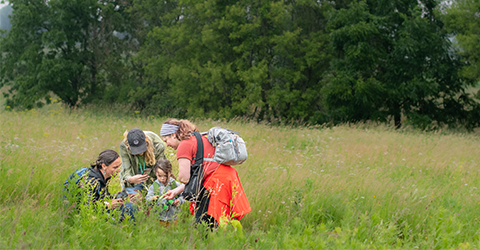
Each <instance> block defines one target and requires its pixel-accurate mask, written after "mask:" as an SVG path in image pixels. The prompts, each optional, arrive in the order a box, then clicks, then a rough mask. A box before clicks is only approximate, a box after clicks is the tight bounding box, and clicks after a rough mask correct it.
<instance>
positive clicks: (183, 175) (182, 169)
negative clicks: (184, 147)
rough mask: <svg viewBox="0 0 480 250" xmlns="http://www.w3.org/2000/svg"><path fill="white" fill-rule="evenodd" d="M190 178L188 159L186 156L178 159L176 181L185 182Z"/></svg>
mask: <svg viewBox="0 0 480 250" xmlns="http://www.w3.org/2000/svg"><path fill="white" fill-rule="evenodd" d="M189 180H190V160H189V159H187V158H180V159H178V181H179V182H181V183H184V184H187V183H188V181H189Z"/></svg>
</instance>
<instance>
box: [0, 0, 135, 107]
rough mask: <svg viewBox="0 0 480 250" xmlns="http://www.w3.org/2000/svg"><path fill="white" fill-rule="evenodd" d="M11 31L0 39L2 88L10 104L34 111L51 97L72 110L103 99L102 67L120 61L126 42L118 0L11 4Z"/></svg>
mask: <svg viewBox="0 0 480 250" xmlns="http://www.w3.org/2000/svg"><path fill="white" fill-rule="evenodd" d="M10 3H11V4H12V6H13V13H12V16H11V24H12V29H11V30H10V32H9V33H8V34H7V36H6V37H4V38H2V39H1V40H0V51H1V53H2V61H1V63H0V73H1V76H2V85H9V86H11V88H10V93H9V94H7V97H8V98H9V99H8V105H10V106H15V107H17V106H18V107H24V108H32V107H33V106H34V105H35V104H37V105H42V104H43V103H44V102H43V101H42V99H44V100H45V101H46V102H47V103H48V102H49V97H50V93H54V94H55V95H57V96H58V97H60V98H61V99H62V100H63V101H64V102H65V103H67V104H68V105H70V106H76V105H78V104H79V103H80V101H85V102H88V101H91V100H93V99H96V98H99V97H101V95H100V92H101V90H103V89H104V88H105V84H106V83H107V81H106V80H105V79H99V76H101V74H99V73H100V72H101V71H102V70H104V66H105V64H106V62H108V61H109V60H110V61H112V57H116V58H119V56H120V55H121V54H122V49H124V48H125V47H126V46H125V43H127V42H129V41H128V38H127V39H120V38H118V37H116V36H114V35H113V34H114V33H113V32H114V31H118V32H125V31H126V30H127V25H126V23H127V22H126V20H127V18H126V16H127V15H126V14H124V13H125V7H126V5H128V4H129V3H128V2H126V1H122V2H121V3H117V1H109V0H107V1H96V0H95V1H94V0H73V1H70V0H68V1H67V0H51V1H43V0H33V1H25V0H13V1H10Z"/></svg>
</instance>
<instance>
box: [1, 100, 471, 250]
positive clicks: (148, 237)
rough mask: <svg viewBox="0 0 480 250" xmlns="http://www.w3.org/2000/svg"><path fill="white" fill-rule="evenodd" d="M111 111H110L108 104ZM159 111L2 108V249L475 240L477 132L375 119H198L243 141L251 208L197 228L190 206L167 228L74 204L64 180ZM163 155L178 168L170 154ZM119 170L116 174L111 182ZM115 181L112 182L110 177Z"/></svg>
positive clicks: (460, 244)
mask: <svg viewBox="0 0 480 250" xmlns="http://www.w3.org/2000/svg"><path fill="white" fill-rule="evenodd" d="M117 114H118V113H117ZM165 120H166V118H164V117H160V118H159V117H143V116H140V115H139V114H136V113H134V112H132V114H131V115H126V116H119V115H116V114H115V111H114V110H111V111H109V110H106V111H105V110H104V111H102V112H96V111H92V109H89V110H74V111H72V110H68V111H65V109H63V108H62V106H61V105H60V104H58V103H53V104H51V105H49V106H47V107H45V108H44V109H42V110H41V111H35V110H30V111H24V112H13V111H3V112H1V113H0V179H1V180H2V181H1V182H0V221H1V227H0V248H1V247H4V248H82V249H83V248H119V249H123V248H134V249H143V248H145V249H149V248H155V249H158V248H163V247H168V248H173V249H191V248H201V249H207V248H208V249H211V248H232V249H251V248H255V249H292V248H299V249H308V248H314V249H321V248H339V249H343V248H345V249H351V248H360V249H365V248H389V249H390V248H410V249H411V248H420V249H448V248H474V247H475V248H477V247H479V245H480V238H479V229H480V216H478V215H477V214H476V212H477V210H478V208H480V199H479V198H480V196H479V192H480V190H479V189H480V180H479V178H478V177H479V171H480V168H479V166H478V162H480V156H479V154H478V153H479V149H480V144H479V138H478V135H477V134H476V133H469V134H468V133H463V134H462V133H451V132H429V133H427V132H419V131H413V130H393V129H392V128H391V127H388V126H383V125H368V124H367V125H343V126H336V127H331V128H324V127H302V126H271V125H269V124H258V123H253V122H250V121H246V120H242V119H238V120H234V121H229V122H226V121H213V120H195V121H194V123H195V124H196V125H197V126H198V127H199V129H200V130H202V131H206V130H207V129H209V128H210V127H213V126H222V127H227V128H229V129H232V130H235V131H238V132H240V133H241V134H242V137H243V138H244V139H245V141H246V142H247V148H248V151H249V158H248V160H247V161H246V162H245V163H244V164H242V165H239V166H236V169H237V171H238V173H239V176H240V179H241V181H242V185H243V187H244V189H245V192H246V194H247V197H248V199H249V201H250V204H251V207H252V212H251V213H249V214H248V215H246V216H245V217H244V219H242V221H241V222H242V224H243V229H244V233H245V237H241V236H240V235H239V233H238V232H235V230H234V229H233V228H228V229H227V230H223V229H222V230H218V231H215V232H213V233H211V234H209V236H207V237H205V235H204V233H203V232H202V230H201V229H200V228H195V227H194V226H192V217H191V216H190V215H189V214H188V211H187V210H188V209H187V208H188V207H187V206H186V205H184V206H183V211H182V214H181V217H180V219H179V223H178V225H176V226H175V227H170V228H165V227H162V226H160V225H159V224H158V222H157V221H155V220H154V219H152V217H147V216H145V215H144V214H143V213H140V214H139V218H138V220H137V223H135V224H131V223H121V224H119V223H111V222H106V221H105V220H104V219H102V218H101V217H98V215H97V214H95V213H91V214H89V213H88V212H85V211H84V212H79V213H77V212H72V211H69V207H68V206H65V205H63V204H62V202H61V200H60V193H61V188H62V187H61V184H62V183H63V181H65V179H66V178H67V176H68V175H69V174H70V173H72V172H73V171H74V170H75V169H78V168H80V167H83V166H88V165H89V163H91V162H93V161H94V160H95V159H96V157H97V156H98V153H99V152H101V151H102V150H104V149H106V148H111V149H116V150H117V149H118V146H119V143H120V141H121V140H122V138H123V136H122V135H123V132H124V131H125V130H129V129H131V128H134V127H138V128H141V129H143V130H150V131H154V132H156V133H158V132H159V129H160V126H161V124H162V123H163V122H164V121H165ZM166 154H167V157H168V158H169V159H170V160H171V161H172V163H173V165H174V169H175V171H178V165H177V162H176V160H175V152H174V151H173V150H171V149H168V150H167V152H166ZM116 180H117V181H116ZM116 180H114V181H113V182H112V185H113V186H112V189H114V190H115V189H116V190H118V189H119V186H118V179H116Z"/></svg>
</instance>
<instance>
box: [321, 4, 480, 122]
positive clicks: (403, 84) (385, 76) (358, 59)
mask: <svg viewBox="0 0 480 250" xmlns="http://www.w3.org/2000/svg"><path fill="white" fill-rule="evenodd" d="M435 7H436V1H433V0H425V1H416V0H404V1H371V2H370V1H358V2H357V1H353V2H352V3H351V4H350V5H349V7H348V8H344V9H339V10H335V11H333V12H332V17H331V20H330V22H329V25H330V26H329V28H330V30H331V33H330V37H331V42H332V47H333V49H334V51H335V52H336V53H335V54H336V56H335V59H334V60H333V62H332V68H331V72H330V76H329V77H328V78H327V79H326V84H325V87H324V89H323V91H324V94H325V96H326V99H327V103H328V104H329V111H330V113H331V114H332V117H333V119H334V120H340V121H362V120H380V121H387V120H388V119H389V118H390V117H392V116H393V117H394V121H395V125H396V126H400V124H401V119H402V116H403V117H404V118H403V119H406V120H407V121H408V122H410V123H414V124H417V125H421V126H422V127H425V126H427V125H429V124H432V122H434V121H435V122H436V123H437V124H440V125H441V124H449V125H455V124H457V123H459V122H461V123H464V124H465V123H468V124H470V125H472V126H475V124H476V123H477V122H476V118H477V114H478V112H477V111H476V110H477V104H476V103H475V102H473V101H472V100H471V99H470V98H469V97H468V96H467V94H466V93H465V87H466V86H468V84H469V83H468V82H466V81H465V79H462V77H460V76H459V75H458V72H459V70H460V68H461V67H462V63H461V60H460V57H459V56H458V55H456V54H455V53H454V51H452V46H451V44H450V40H449V39H448V35H447V33H446V31H445V29H444V27H443V23H442V22H441V21H440V20H439V18H438V17H437V15H438V13H436V12H435Z"/></svg>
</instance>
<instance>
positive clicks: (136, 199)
mask: <svg viewBox="0 0 480 250" xmlns="http://www.w3.org/2000/svg"><path fill="white" fill-rule="evenodd" d="M128 198H130V201H131V202H133V203H135V204H137V203H138V202H139V201H141V200H142V192H140V191H138V192H136V193H134V194H129V195H128Z"/></svg>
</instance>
